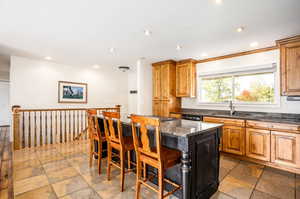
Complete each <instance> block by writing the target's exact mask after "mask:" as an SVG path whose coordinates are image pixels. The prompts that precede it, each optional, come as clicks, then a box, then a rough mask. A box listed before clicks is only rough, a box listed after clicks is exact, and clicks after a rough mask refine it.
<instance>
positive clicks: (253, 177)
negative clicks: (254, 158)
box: [228, 161, 264, 187]
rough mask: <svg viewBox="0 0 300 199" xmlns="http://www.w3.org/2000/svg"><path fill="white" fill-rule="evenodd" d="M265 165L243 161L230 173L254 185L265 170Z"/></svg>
mask: <svg viewBox="0 0 300 199" xmlns="http://www.w3.org/2000/svg"><path fill="white" fill-rule="evenodd" d="M263 168H264V166H262V165H258V164H255V163H250V162H245V161H241V162H240V163H239V164H238V165H237V166H236V167H235V168H234V169H232V170H231V171H230V172H229V174H228V175H230V176H232V177H234V178H235V179H239V180H241V181H244V182H247V183H249V184H250V185H252V186H253V187H254V186H255V184H256V183H257V180H258V178H259V177H260V176H261V174H262V172H263Z"/></svg>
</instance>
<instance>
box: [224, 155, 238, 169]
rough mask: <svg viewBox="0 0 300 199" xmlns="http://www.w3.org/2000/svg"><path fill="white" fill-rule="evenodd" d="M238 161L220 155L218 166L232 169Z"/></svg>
mask: <svg viewBox="0 0 300 199" xmlns="http://www.w3.org/2000/svg"><path fill="white" fill-rule="evenodd" d="M239 162H240V161H239V160H237V159H234V158H231V157H228V156H225V155H221V158H220V165H221V166H222V167H223V168H226V169H229V170H231V169H233V168H234V167H235V166H236V165H237V164H238V163H239Z"/></svg>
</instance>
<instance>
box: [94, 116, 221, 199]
mask: <svg viewBox="0 0 300 199" xmlns="http://www.w3.org/2000/svg"><path fill="white" fill-rule="evenodd" d="M121 122H122V129H123V135H124V136H131V135H132V132H131V124H130V119H128V118H127V117H122V119H121ZM99 123H100V126H102V125H103V118H102V117H101V116H99ZM160 130H161V144H162V145H163V146H165V147H168V148H172V149H177V150H179V151H181V154H182V155H181V164H178V165H176V166H174V167H172V168H170V169H168V170H167V171H166V173H165V177H166V178H168V179H170V180H171V181H174V182H176V183H178V184H181V185H182V189H181V190H179V191H177V192H175V194H174V195H176V196H177V197H178V198H180V199H181V198H183V199H208V198H210V197H211V196H212V195H213V194H214V193H215V192H216V191H217V190H218V186H219V165H220V152H219V144H220V138H221V135H222V125H221V124H212V123H205V122H199V121H190V120H182V119H173V120H170V121H164V120H163V119H162V122H161V128H160ZM150 137H151V131H150ZM153 138H154V137H153ZM153 143H154V140H153ZM132 155H133V157H132V158H133V159H135V157H134V154H132ZM150 171H151V172H153V170H151V169H149V172H150ZM154 172H155V171H154ZM154 183H156V180H155V179H154ZM171 188H172V187H170V186H169V185H168V184H166V185H165V189H167V190H170V189H171Z"/></svg>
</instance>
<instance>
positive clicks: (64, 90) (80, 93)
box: [58, 81, 88, 104]
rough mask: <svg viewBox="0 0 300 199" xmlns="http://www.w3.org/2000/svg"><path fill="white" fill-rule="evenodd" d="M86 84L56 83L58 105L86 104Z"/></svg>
mask: <svg viewBox="0 0 300 199" xmlns="http://www.w3.org/2000/svg"><path fill="white" fill-rule="evenodd" d="M87 89H88V87H87V84H86V83H76V82H66V81H59V82H58V103H83V104H86V103H87V97H88V96H87Z"/></svg>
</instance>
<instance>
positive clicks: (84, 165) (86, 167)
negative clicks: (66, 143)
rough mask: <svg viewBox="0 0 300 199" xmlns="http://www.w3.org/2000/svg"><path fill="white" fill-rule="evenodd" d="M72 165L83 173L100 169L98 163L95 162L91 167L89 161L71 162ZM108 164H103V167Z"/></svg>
mask: <svg viewBox="0 0 300 199" xmlns="http://www.w3.org/2000/svg"><path fill="white" fill-rule="evenodd" d="M71 165H72V166H73V167H74V168H75V169H76V170H77V171H78V172H79V173H80V174H82V175H84V174H86V173H89V172H94V171H98V166H97V164H96V163H95V164H93V165H92V167H90V165H89V163H88V161H86V162H82V163H76V164H74V163H71ZM104 166H106V165H103V167H104Z"/></svg>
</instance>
